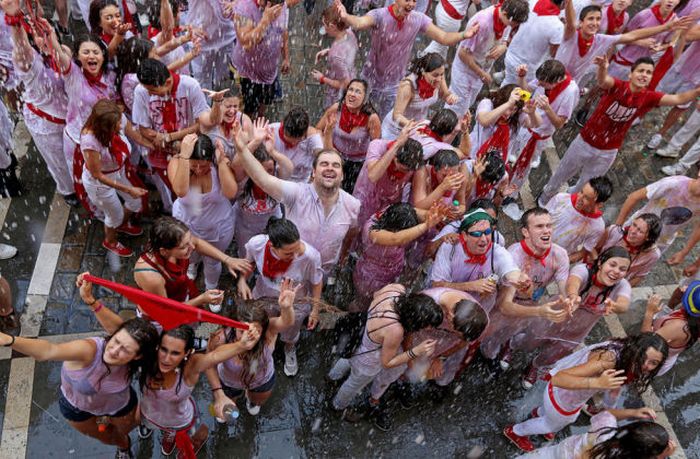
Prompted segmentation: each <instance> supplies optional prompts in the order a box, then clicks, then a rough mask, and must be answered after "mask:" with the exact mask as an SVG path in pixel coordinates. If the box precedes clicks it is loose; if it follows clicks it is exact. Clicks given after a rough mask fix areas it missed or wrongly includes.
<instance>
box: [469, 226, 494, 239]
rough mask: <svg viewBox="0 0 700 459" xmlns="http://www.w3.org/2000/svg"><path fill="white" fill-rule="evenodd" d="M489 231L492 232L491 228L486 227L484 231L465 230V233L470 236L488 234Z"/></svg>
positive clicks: (489, 233)
mask: <svg viewBox="0 0 700 459" xmlns="http://www.w3.org/2000/svg"><path fill="white" fill-rule="evenodd" d="M491 233H493V230H492V229H491V228H487V229H485V230H484V231H469V232H467V234H468V235H469V236H471V237H481V236H490V235H491Z"/></svg>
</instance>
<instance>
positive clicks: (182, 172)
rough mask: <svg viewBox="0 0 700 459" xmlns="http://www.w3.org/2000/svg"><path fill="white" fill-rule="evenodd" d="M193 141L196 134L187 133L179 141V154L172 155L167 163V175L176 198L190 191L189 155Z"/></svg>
mask: <svg viewBox="0 0 700 459" xmlns="http://www.w3.org/2000/svg"><path fill="white" fill-rule="evenodd" d="M195 142H197V134H189V135H187V137H185V138H184V139H182V142H181V143H180V154H179V155H175V156H173V157H172V158H171V159H170V162H169V163H168V177H169V178H170V184H171V186H172V188H173V191H174V192H175V194H176V195H177V197H178V198H182V197H184V196H186V195H187V193H189V192H190V156H192V151H193V150H194V144H195Z"/></svg>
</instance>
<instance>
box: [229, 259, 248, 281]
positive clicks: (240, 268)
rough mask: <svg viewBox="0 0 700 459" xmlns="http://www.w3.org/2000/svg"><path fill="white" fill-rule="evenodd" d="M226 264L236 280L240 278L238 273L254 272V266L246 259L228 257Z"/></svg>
mask: <svg viewBox="0 0 700 459" xmlns="http://www.w3.org/2000/svg"><path fill="white" fill-rule="evenodd" d="M224 263H225V264H226V267H227V268H228V272H230V273H231V275H232V276H233V277H234V278H236V277H238V273H243V274H250V273H251V272H252V271H253V264H252V263H251V262H250V261H248V260H246V259H245V258H233V257H226V261H224Z"/></svg>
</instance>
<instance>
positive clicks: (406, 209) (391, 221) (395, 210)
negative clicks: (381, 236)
mask: <svg viewBox="0 0 700 459" xmlns="http://www.w3.org/2000/svg"><path fill="white" fill-rule="evenodd" d="M418 223H420V222H419V220H418V214H417V213H416V209H414V208H413V206H412V205H410V204H408V203H407V202H397V203H395V204H392V205H390V206H389V207H387V208H386V209H385V210H384V212H382V213H381V215H380V216H379V218H377V221H376V222H375V223H374V224H373V225H372V227H371V228H370V230H371V231H381V230H386V231H390V232H392V233H397V232H399V231H403V230H405V229H408V228H413V227H414V226H416V225H417V224H418Z"/></svg>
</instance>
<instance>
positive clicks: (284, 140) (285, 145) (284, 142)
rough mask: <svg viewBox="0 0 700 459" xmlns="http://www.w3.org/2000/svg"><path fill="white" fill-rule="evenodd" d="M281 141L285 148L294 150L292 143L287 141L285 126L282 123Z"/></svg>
mask: <svg viewBox="0 0 700 459" xmlns="http://www.w3.org/2000/svg"><path fill="white" fill-rule="evenodd" d="M278 134H279V137H280V141H281V142H282V143H283V144H284V148H286V149H287V150H289V149H290V148H294V144H293V143H291V142H288V141H287V139H285V138H284V124H283V123H280V130H279V132H278Z"/></svg>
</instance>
